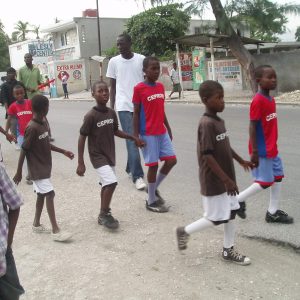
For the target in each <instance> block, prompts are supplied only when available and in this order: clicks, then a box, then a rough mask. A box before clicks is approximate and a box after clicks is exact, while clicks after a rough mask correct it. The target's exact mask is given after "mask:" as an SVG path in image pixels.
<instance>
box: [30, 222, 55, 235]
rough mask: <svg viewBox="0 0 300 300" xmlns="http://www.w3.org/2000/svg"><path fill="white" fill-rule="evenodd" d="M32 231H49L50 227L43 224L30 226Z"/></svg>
mask: <svg viewBox="0 0 300 300" xmlns="http://www.w3.org/2000/svg"><path fill="white" fill-rule="evenodd" d="M32 231H33V232H34V233H51V229H49V228H46V227H45V226H44V225H43V224H41V225H40V226H32Z"/></svg>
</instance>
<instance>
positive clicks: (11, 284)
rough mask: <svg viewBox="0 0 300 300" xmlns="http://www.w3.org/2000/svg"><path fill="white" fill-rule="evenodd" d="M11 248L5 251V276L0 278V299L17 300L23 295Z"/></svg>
mask: <svg viewBox="0 0 300 300" xmlns="http://www.w3.org/2000/svg"><path fill="white" fill-rule="evenodd" d="M24 292H25V291H24V289H23V287H22V286H21V284H20V281H19V276H18V273H17V269H16V264H15V260H14V256H13V253H12V250H11V248H7V251H6V274H5V275H4V276H2V277H0V299H3V300H18V299H19V297H20V295H22V294H24Z"/></svg>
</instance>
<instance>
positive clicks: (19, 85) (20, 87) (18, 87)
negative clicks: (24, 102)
mask: <svg viewBox="0 0 300 300" xmlns="http://www.w3.org/2000/svg"><path fill="white" fill-rule="evenodd" d="M17 89H23V90H24V93H25V89H24V86H23V85H21V84H16V85H15V86H14V87H13V90H17Z"/></svg>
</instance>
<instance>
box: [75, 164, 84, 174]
mask: <svg viewBox="0 0 300 300" xmlns="http://www.w3.org/2000/svg"><path fill="white" fill-rule="evenodd" d="M76 173H77V175H79V176H83V175H84V173H85V164H78V166H77V170H76Z"/></svg>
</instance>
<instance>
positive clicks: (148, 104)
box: [132, 82, 167, 135]
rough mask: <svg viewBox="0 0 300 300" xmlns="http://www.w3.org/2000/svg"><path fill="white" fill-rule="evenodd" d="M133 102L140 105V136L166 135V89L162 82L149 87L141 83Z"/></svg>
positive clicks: (136, 88)
mask: <svg viewBox="0 0 300 300" xmlns="http://www.w3.org/2000/svg"><path fill="white" fill-rule="evenodd" d="M132 102H133V103H134V104H140V105H141V109H140V128H139V130H140V132H139V133H140V134H141V135H160V134H164V133H166V131H167V130H166V127H165V125H164V120H165V109H164V103H165V88H164V86H163V85H162V84H161V83H160V82H155V83H154V84H153V85H149V84H147V83H145V82H140V83H139V84H137V85H136V86H135V87H134V91H133V98H132Z"/></svg>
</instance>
